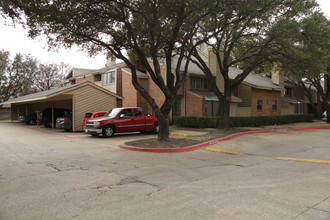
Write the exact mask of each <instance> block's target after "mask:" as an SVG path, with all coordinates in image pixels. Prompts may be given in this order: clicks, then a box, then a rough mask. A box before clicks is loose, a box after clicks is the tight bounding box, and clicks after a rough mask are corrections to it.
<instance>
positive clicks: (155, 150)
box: [119, 128, 330, 153]
mask: <svg viewBox="0 0 330 220" xmlns="http://www.w3.org/2000/svg"><path fill="white" fill-rule="evenodd" d="M304 130H330V128H291V129H273V130H264V131H247V132H241V133H237V134H232V135H229V136H226V137H223V138H218V139H214V140H211V141H207V142H204V143H201V144H197V145H194V146H190V147H183V148H170V149H169V148H141V147H133V146H128V145H120V146H119V147H120V148H123V149H126V150H132V151H141V152H152V153H180V152H185V151H192V150H197V149H200V148H204V147H208V146H211V145H214V144H217V143H219V142H222V141H226V140H229V139H232V138H235V137H239V136H243V135H248V134H261V133H270V132H287V131H304Z"/></svg>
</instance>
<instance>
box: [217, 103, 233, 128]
mask: <svg viewBox="0 0 330 220" xmlns="http://www.w3.org/2000/svg"><path fill="white" fill-rule="evenodd" d="M229 112H230V101H228V100H227V99H226V98H223V99H222V100H220V103H219V116H218V121H217V124H218V128H222V129H228V128H229V127H230V119H229Z"/></svg>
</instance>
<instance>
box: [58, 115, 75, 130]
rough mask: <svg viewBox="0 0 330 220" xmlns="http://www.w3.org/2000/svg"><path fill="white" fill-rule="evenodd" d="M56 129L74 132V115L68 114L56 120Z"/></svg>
mask: <svg viewBox="0 0 330 220" xmlns="http://www.w3.org/2000/svg"><path fill="white" fill-rule="evenodd" d="M56 128H59V129H64V130H65V131H71V130H72V115H71V114H68V115H65V116H64V117H59V118H57V119H56Z"/></svg>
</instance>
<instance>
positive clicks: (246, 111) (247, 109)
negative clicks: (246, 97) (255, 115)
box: [236, 107, 252, 117]
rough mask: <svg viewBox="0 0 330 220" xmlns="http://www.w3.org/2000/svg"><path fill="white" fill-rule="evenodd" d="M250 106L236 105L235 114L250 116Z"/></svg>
mask: <svg viewBox="0 0 330 220" xmlns="http://www.w3.org/2000/svg"><path fill="white" fill-rule="evenodd" d="M251 111H252V110H251V107H238V108H237V115H236V116H238V117H250V116H251Z"/></svg>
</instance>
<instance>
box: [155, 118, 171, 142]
mask: <svg viewBox="0 0 330 220" xmlns="http://www.w3.org/2000/svg"><path fill="white" fill-rule="evenodd" d="M158 123H159V133H158V139H157V140H158V141H170V138H169V136H170V129H169V124H170V123H169V119H168V115H167V116H162V117H158Z"/></svg>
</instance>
